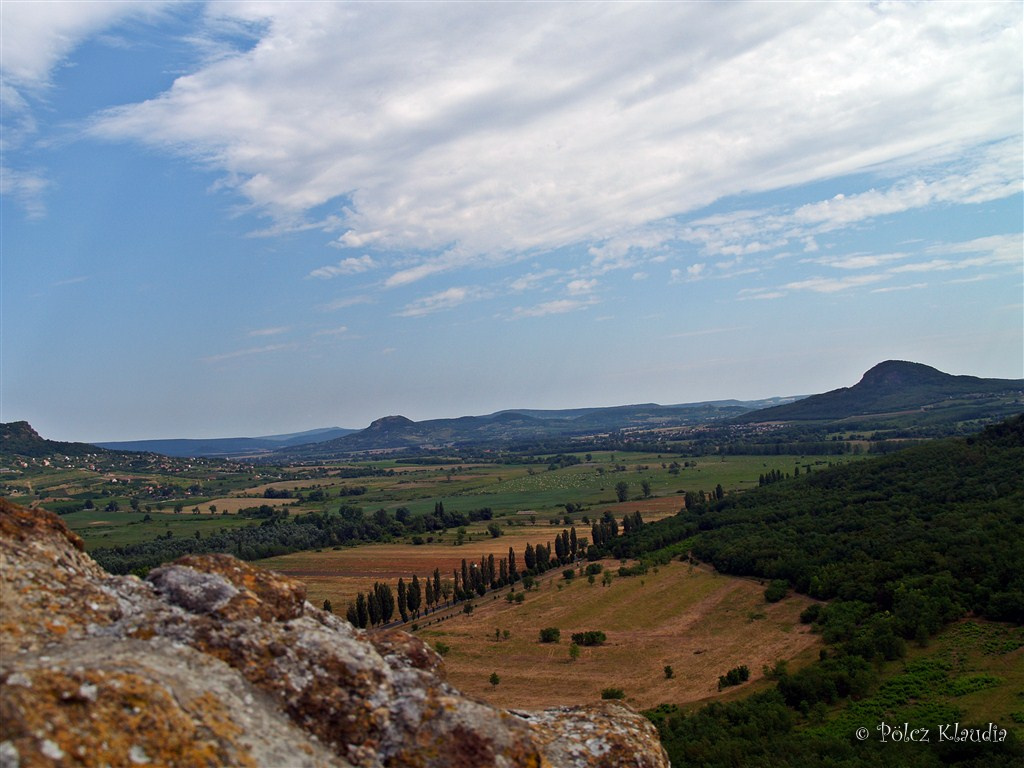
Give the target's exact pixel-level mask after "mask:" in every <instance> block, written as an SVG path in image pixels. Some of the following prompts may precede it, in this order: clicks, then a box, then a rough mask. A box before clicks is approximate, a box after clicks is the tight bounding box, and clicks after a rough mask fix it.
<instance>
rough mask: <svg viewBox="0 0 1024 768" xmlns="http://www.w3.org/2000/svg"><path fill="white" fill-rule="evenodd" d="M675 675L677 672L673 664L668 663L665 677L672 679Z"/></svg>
mask: <svg viewBox="0 0 1024 768" xmlns="http://www.w3.org/2000/svg"><path fill="white" fill-rule="evenodd" d="M673 675H675V672H674V671H673V670H672V665H671V664H666V665H665V679H666V680H671V679H672V677H673Z"/></svg>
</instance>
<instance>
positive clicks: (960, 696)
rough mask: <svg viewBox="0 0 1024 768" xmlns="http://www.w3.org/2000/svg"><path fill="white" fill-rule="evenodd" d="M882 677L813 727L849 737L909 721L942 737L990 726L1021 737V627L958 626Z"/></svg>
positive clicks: (1023, 658) (1023, 689)
mask: <svg viewBox="0 0 1024 768" xmlns="http://www.w3.org/2000/svg"><path fill="white" fill-rule="evenodd" d="M882 678H883V679H882V683H881V685H879V687H878V689H877V690H876V691H875V692H874V693H873V694H872V695H870V696H868V697H866V698H864V699H862V700H860V701H855V702H850V703H848V704H845V703H844V704H843V705H840V706H838V707H836V708H835V709H834V710H833V711H832V712H831V713H829V717H828V718H827V720H826V721H825V722H824V723H823V724H822V725H819V726H815V727H812V728H811V730H812V731H813V730H822V731H831V732H833V733H836V734H839V735H841V736H844V737H848V736H849V734H851V733H853V732H854V730H855V729H856V728H858V727H867V728H869V729H874V728H876V727H877V724H878V723H880V722H885V723H896V724H902V723H904V722H906V723H910V724H911V727H915V728H916V727H921V728H930V729H931V730H932V733H933V736H932V739H933V740H937V739H938V736H937V732H936V729H937V727H938V726H939V725H941V724H950V723H956V722H959V723H961V724H964V725H967V724H971V725H984V724H987V723H990V722H991V723H995V724H996V725H998V726H1000V727H1002V728H1006V729H1008V730H1012V731H1015V732H1016V735H1017V737H1018V738H1024V627H1014V626H1012V625H1009V624H998V623H995V622H989V621H981V620H978V619H964V620H961V621H958V622H956V623H954V624H952V625H951V626H949V627H946V628H945V629H944V630H942V632H940V633H939V634H938V635H937V636H936V637H934V638H932V639H931V640H930V642H929V644H928V646H927V647H925V648H921V647H917V646H914V647H911V648H909V649H908V653H907V656H906V658H905V659H901V660H899V661H894V662H889V663H888V664H885V665H884V667H883V668H882ZM872 733H874V731H873V730H872Z"/></svg>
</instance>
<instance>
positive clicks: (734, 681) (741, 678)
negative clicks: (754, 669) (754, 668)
mask: <svg viewBox="0 0 1024 768" xmlns="http://www.w3.org/2000/svg"><path fill="white" fill-rule="evenodd" d="M749 679H750V670H749V669H748V668H747V665H746V664H743V665H742V666H739V667H733V668H732V669H730V670H729V671H728V672H726V673H725V674H724V675H719V676H718V690H722V689H723V688H728V687H729V686H730V685H739V684H740V683H745V682H746V681H747V680H749Z"/></svg>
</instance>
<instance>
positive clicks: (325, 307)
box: [317, 295, 374, 312]
mask: <svg viewBox="0 0 1024 768" xmlns="http://www.w3.org/2000/svg"><path fill="white" fill-rule="evenodd" d="M373 303H374V298H373V297H372V296H366V295H362V296H346V297H345V298H341V299H335V300H334V301H329V302H327V303H326V304H320V305H318V306H317V309H319V310H322V311H324V312H336V311H338V310H339V309H347V308H348V307H355V306H358V305H359V304H373Z"/></svg>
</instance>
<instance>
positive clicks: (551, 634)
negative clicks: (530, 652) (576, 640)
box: [540, 627, 562, 643]
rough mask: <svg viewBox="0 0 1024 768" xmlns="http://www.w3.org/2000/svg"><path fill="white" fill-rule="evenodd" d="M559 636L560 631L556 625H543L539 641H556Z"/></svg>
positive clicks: (560, 634)
mask: <svg viewBox="0 0 1024 768" xmlns="http://www.w3.org/2000/svg"><path fill="white" fill-rule="evenodd" d="M561 636H562V632H561V630H560V629H559V628H558V627H544V629H542V630H541V631H540V641H541V642H542V643H557V642H558V640H559V638H560V637H561Z"/></svg>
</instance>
